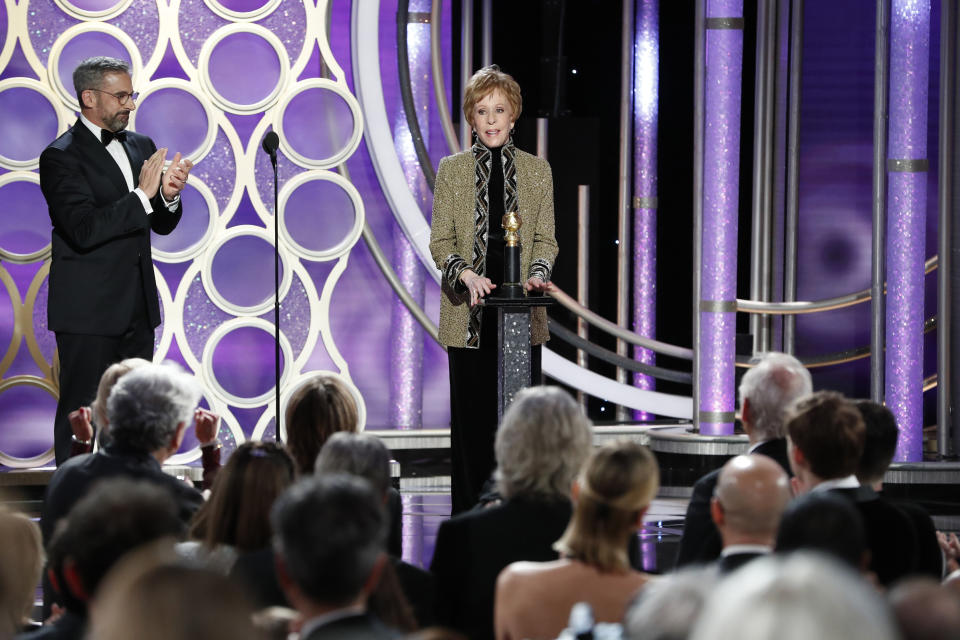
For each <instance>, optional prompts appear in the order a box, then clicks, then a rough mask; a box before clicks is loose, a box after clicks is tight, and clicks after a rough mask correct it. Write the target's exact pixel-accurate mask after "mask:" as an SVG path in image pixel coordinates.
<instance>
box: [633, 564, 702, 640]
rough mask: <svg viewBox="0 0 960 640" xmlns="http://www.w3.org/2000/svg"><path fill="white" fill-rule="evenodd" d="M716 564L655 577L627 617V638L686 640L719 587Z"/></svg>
mask: <svg viewBox="0 0 960 640" xmlns="http://www.w3.org/2000/svg"><path fill="white" fill-rule="evenodd" d="M718 580H719V573H718V572H717V570H716V568H715V567H712V566H711V567H688V568H686V569H680V570H679V571H676V572H674V573H670V574H667V575H666V576H664V577H662V578H657V579H656V580H651V581H650V583H649V584H647V586H645V587H644V588H643V589H642V590H641V591H640V593H639V594H638V595H637V597H636V598H635V599H634V601H633V603H632V604H631V605H630V608H629V609H627V613H626V615H625V616H624V618H623V637H624V638H625V639H626V640H686V639H687V638H688V637H689V636H690V630H691V629H693V625H694V623H695V622H696V621H697V617H698V616H699V615H700V611H701V610H702V609H703V604H704V602H706V600H707V598H708V597H709V596H710V593H711V592H712V591H713V590H714V589H715V588H716V586H717V582H718Z"/></svg>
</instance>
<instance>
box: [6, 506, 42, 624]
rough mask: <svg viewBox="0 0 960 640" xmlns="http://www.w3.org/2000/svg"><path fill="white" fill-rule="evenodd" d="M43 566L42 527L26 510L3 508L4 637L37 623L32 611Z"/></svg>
mask: <svg viewBox="0 0 960 640" xmlns="http://www.w3.org/2000/svg"><path fill="white" fill-rule="evenodd" d="M42 568H43V543H42V542H41V540H40V527H38V526H37V525H36V523H34V522H33V521H32V520H30V518H28V517H27V516H25V515H23V514H22V513H14V512H11V511H7V510H5V509H0V639H3V640H6V639H7V638H12V637H13V636H14V635H16V634H18V633H20V632H21V631H25V630H28V629H31V628H34V627H35V626H36V625H35V624H34V623H32V622H31V620H30V612H31V610H32V609H33V598H34V593H35V592H36V589H37V583H38V582H39V580H40V571H41V569H42Z"/></svg>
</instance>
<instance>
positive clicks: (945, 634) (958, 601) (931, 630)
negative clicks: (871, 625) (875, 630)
mask: <svg viewBox="0 0 960 640" xmlns="http://www.w3.org/2000/svg"><path fill="white" fill-rule="evenodd" d="M887 599H888V601H889V602H890V607H891V608H892V610H893V615H894V617H895V618H896V621H897V626H898V627H900V635H901V638H902V640H956V639H957V638H960V598H958V597H957V595H956V594H955V593H952V592H951V591H950V590H949V589H947V588H946V587H943V586H941V585H940V584H939V583H938V582H937V581H936V580H934V579H933V578H929V577H922V578H921V577H917V578H909V579H907V580H904V581H902V582H900V583H898V584H896V585H895V586H894V587H893V588H892V589H891V590H890V593H889V595H888V596H887Z"/></svg>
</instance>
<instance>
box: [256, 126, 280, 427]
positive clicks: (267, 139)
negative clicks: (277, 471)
mask: <svg viewBox="0 0 960 640" xmlns="http://www.w3.org/2000/svg"><path fill="white" fill-rule="evenodd" d="M260 146H262V147H263V150H264V151H265V152H266V153H267V155H269V156H270V163H271V164H272V165H273V296H274V297H273V331H274V336H273V338H274V351H273V364H274V384H275V385H276V386H275V387H274V389H275V390H276V396H275V398H274V401H275V402H276V405H277V406H276V407H275V408H274V419H273V428H274V439H275V440H276V441H277V442H280V210H279V205H280V201H279V198H278V193H277V148H278V147H279V146H280V136H278V135H277V132H276V131H271V132H269V133H268V134H267V135H265V136H264V137H263V143H262V144H261V145H260Z"/></svg>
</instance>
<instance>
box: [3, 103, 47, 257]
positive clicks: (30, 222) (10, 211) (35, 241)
mask: <svg viewBox="0 0 960 640" xmlns="http://www.w3.org/2000/svg"><path fill="white" fill-rule="evenodd" d="M0 95H2V94H0ZM0 202H3V203H4V212H3V215H2V216H0V248H3V249H5V250H6V251H10V252H12V253H33V252H34V251H40V250H41V249H43V248H44V247H45V246H47V245H48V244H50V218H49V217H48V215H47V203H46V200H44V199H43V193H42V192H41V191H40V185H38V184H34V183H33V182H27V181H25V180H22V181H17V182H10V183H8V184H5V185H4V186H2V187H0Z"/></svg>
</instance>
